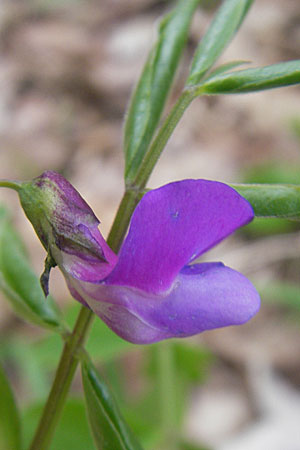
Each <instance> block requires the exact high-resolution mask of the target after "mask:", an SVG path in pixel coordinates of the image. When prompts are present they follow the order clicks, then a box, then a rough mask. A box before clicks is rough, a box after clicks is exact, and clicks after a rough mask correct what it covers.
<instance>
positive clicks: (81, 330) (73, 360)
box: [30, 307, 93, 450]
mask: <svg viewBox="0 0 300 450" xmlns="http://www.w3.org/2000/svg"><path fill="white" fill-rule="evenodd" d="M92 317H93V313H92V312H91V311H90V310H89V309H87V308H85V307H82V308H81V310H80V313H79V316H78V318H77V321H76V324H75V327H74V329H73V332H72V334H71V336H70V337H69V339H67V341H66V343H65V345H64V349H63V352H62V355H61V358H60V363H59V365H58V368H57V371H56V375H55V378H54V382H53V385H52V388H51V391H50V394H49V397H48V400H47V403H46V405H45V408H44V411H43V415H42V417H41V419H40V423H39V426H38V428H37V431H36V434H35V436H34V439H33V441H32V444H31V446H30V450H46V449H47V448H49V445H50V443H51V439H52V436H53V433H54V430H55V427H56V424H57V422H58V420H59V417H60V413H61V411H62V409H63V406H64V403H65V399H66V396H67V394H68V391H69V388H70V385H71V382H72V379H73V376H74V373H75V370H76V367H77V364H78V356H77V355H76V352H77V351H78V349H80V348H81V347H82V346H83V344H84V341H85V338H86V336H87V332H88V329H89V327H90V325H91V323H92V322H91V320H92Z"/></svg>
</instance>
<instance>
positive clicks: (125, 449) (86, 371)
mask: <svg viewBox="0 0 300 450" xmlns="http://www.w3.org/2000/svg"><path fill="white" fill-rule="evenodd" d="M82 380H83V387H84V393H85V398H86V404H87V410H88V418H89V421H90V424H91V428H92V432H93V436H94V440H95V443H96V447H97V448H98V449H99V450H111V449H114V450H142V447H141V446H140V444H139V443H138V442H137V441H136V439H135V437H134V436H133V434H132V432H131V430H130V429H129V427H128V425H127V424H126V423H125V421H124V419H123V417H122V415H121V413H120V411H119V408H118V406H117V404H116V402H115V401H114V399H113V397H112V394H111V392H110V391H109V389H108V387H107V385H106V384H105V383H104V381H103V380H102V379H101V378H100V375H99V374H98V373H97V371H96V369H95V368H94V366H93V365H92V363H90V362H84V363H83V364H82Z"/></svg>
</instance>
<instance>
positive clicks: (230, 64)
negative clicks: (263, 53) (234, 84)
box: [206, 61, 249, 79]
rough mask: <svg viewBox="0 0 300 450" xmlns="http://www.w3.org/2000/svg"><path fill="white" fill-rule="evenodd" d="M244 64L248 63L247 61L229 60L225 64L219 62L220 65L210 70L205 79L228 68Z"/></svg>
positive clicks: (224, 71)
mask: <svg viewBox="0 0 300 450" xmlns="http://www.w3.org/2000/svg"><path fill="white" fill-rule="evenodd" d="M245 64H249V61H231V62H228V63H225V64H221V66H218V67H216V69H215V70H214V71H213V72H210V74H209V76H208V77H207V78H206V79H209V78H211V77H213V76H216V75H221V74H223V73H226V72H229V70H231V69H235V68H236V67H239V66H243V65H245Z"/></svg>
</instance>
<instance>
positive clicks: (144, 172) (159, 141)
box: [128, 89, 195, 190]
mask: <svg viewBox="0 0 300 450" xmlns="http://www.w3.org/2000/svg"><path fill="white" fill-rule="evenodd" d="M194 98H195V93H194V91H193V90H192V89H189V90H186V91H184V92H183V93H182V95H181V96H180V97H179V99H178V100H177V102H176V103H175V105H174V107H173V108H172V110H171V112H170V114H169V115H168V116H167V118H166V120H165V121H164V123H163V125H162V126H161V128H160V130H159V132H158V134H157V136H156V137H155V139H154V141H153V143H152V145H151V146H150V147H149V150H148V151H147V153H146V155H145V157H144V159H143V162H142V164H141V166H140V168H139V170H138V172H137V174H136V177H135V179H134V180H133V181H132V182H131V181H129V183H128V184H130V185H131V186H133V187H135V188H136V189H138V190H140V189H143V188H144V187H145V186H146V183H147V181H148V179H149V177H150V175H151V173H152V171H153V169H154V167H155V164H156V163H157V161H158V159H159V157H160V155H161V153H162V151H163V149H164V148H165V146H166V144H167V142H168V140H169V138H170V137H171V135H172V133H173V131H174V129H175V127H176V125H177V124H178V122H179V120H180V119H181V117H182V116H183V114H184V112H185V110H186V109H187V107H188V106H189V105H190V104H191V102H192V101H193V99H194Z"/></svg>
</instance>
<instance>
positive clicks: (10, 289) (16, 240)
mask: <svg viewBox="0 0 300 450" xmlns="http://www.w3.org/2000/svg"><path fill="white" fill-rule="evenodd" d="M0 289H1V290H2V291H3V292H4V294H5V295H6V297H7V298H8V300H10V302H11V303H12V305H13V307H14V309H15V310H16V312H17V313H18V314H19V315H20V316H21V317H23V318H24V319H27V320H29V321H30V322H33V323H36V324H38V325H41V326H44V327H47V328H49V327H50V328H53V329H57V330H59V329H60V326H61V322H60V315H59V313H58V311H57V309H56V307H55V305H54V302H53V300H52V299H51V298H49V297H48V298H47V299H45V295H44V293H43V291H42V289H41V286H40V283H39V280H38V278H37V276H36V275H35V274H34V272H33V270H32V269H31V267H30V263H29V261H28V258H27V256H26V254H25V251H24V246H23V244H22V242H21V240H20V237H19V236H18V235H17V233H16V232H15V231H14V229H13V227H12V224H11V222H10V220H9V217H8V214H7V212H6V211H5V210H4V209H3V208H2V209H0Z"/></svg>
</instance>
